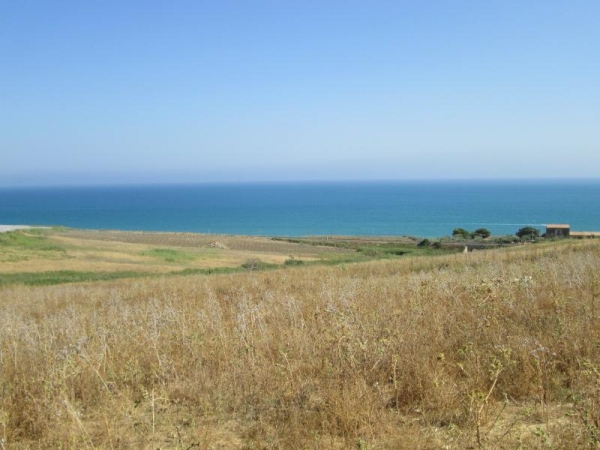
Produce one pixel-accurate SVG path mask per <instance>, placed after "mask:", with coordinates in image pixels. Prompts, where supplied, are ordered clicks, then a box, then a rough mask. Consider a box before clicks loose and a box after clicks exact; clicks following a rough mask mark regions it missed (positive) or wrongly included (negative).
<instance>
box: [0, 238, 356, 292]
mask: <svg viewBox="0 0 600 450" xmlns="http://www.w3.org/2000/svg"><path fill="white" fill-rule="evenodd" d="M356 256H357V255H356V251H355V250H352V249H348V248H337V247H330V246H320V245H309V244H303V243H292V242H285V241H276V240H273V239H271V238H268V237H254V236H229V235H209V234H194V233H142V232H122V231H94V230H76V229H29V230H19V231H14V232H11V233H0V286H1V285H6V284H15V283H18V282H24V283H26V284H54V283H56V284H58V283H61V282H64V281H68V280H70V281H86V280H90V279H95V278H94V276H93V275H92V274H96V275H98V274H100V275H105V276H106V277H113V278H131V277H139V276H144V275H157V274H174V273H181V272H194V271H196V272H202V271H211V270H217V271H218V270H221V271H223V270H225V269H228V270H232V271H233V270H237V269H240V268H243V266H244V264H245V263H246V262H247V261H259V262H260V263H261V264H262V265H266V266H268V265H272V266H275V265H283V264H285V262H286V261H288V260H290V259H292V260H293V262H296V263H298V262H318V261H331V262H336V261H337V260H339V259H343V258H345V257H348V258H355V257H356ZM57 272H61V273H62V275H61V273H57ZM65 273H66V274H65ZM67 275H68V276H67Z"/></svg>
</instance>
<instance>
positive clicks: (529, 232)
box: [515, 227, 540, 239]
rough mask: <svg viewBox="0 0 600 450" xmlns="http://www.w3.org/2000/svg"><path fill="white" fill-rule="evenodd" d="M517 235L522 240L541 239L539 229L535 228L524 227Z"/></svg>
mask: <svg viewBox="0 0 600 450" xmlns="http://www.w3.org/2000/svg"><path fill="white" fill-rule="evenodd" d="M515 234H516V235H517V236H519V237H520V238H524V237H530V238H532V239H533V238H537V237H540V232H539V230H538V229H537V228H533V227H523V228H521V229H520V230H519V231H517V232H516V233H515Z"/></svg>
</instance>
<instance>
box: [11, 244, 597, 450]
mask: <svg viewBox="0 0 600 450" xmlns="http://www.w3.org/2000/svg"><path fill="white" fill-rule="evenodd" d="M599 269H600V247H599V246H598V245H597V244H596V242H593V241H590V242H583V243H564V244H555V245H552V246H542V247H533V246H532V247H530V248H523V249H516V250H497V251H489V252H482V253H479V254H468V255H453V256H446V257H421V258H412V259H406V260H402V261H387V262H370V263H363V264H355V265H346V266H344V267H298V268H286V269H284V270H279V271H271V272H255V273H247V274H237V275H228V276H226V275H223V276H208V277H204V276H189V277H180V278H165V279H157V280H143V281H141V280H133V281H120V282H110V283H96V284H87V285H64V286H55V287H44V288H23V287H14V288H10V289H5V290H3V291H1V292H0V307H1V308H2V315H1V316H0V381H1V383H0V438H1V439H2V447H4V448H20V447H23V448H25V447H27V446H31V445H33V446H39V447H47V448H50V447H54V448H403V447H404V448H419V447H421V448H432V447H433V448H435V447H438V446H442V445H446V446H447V448H463V447H465V446H469V445H470V446H479V447H485V448H488V447H502V446H503V445H507V446H508V445H509V443H510V445H512V444H514V443H515V442H529V444H528V445H529V446H532V447H535V446H540V447H541V446H544V445H550V444H552V445H554V446H556V447H561V446H563V447H565V448H566V447H569V446H581V445H586V444H590V445H597V444H596V443H597V442H598V432H597V430H598V417H599V416H600V415H599V414H598V383H600V381H599V380H600V377H595V376H594V374H597V373H600V372H598V370H599V369H598V367H600V358H599V342H600V328H599V323H598V311H597V309H598V307H599V305H598V304H597V302H598V297H599V282H598V273H599ZM519 408H521V409H519ZM530 408H533V410H534V411H535V414H530V413H527V414H526V412H527V411H529V409H530ZM565 408H566V409H565ZM565 413H568V414H569V415H568V416H566V415H565ZM557 414H558V416H557ZM534 416H535V417H534ZM559 416H560V417H559ZM557 417H558V418H557ZM534 419H535V420H534ZM532 423H534V424H535V426H536V427H537V428H534V429H531V425H532ZM538 428H539V430H541V431H538ZM532 430H533V431H532Z"/></svg>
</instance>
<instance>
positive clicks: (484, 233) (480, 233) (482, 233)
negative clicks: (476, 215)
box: [473, 228, 492, 239]
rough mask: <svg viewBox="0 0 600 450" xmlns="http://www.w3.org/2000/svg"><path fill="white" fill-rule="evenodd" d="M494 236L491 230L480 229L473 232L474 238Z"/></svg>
mask: <svg viewBox="0 0 600 450" xmlns="http://www.w3.org/2000/svg"><path fill="white" fill-rule="evenodd" d="M491 235H492V233H491V232H490V230H488V229H487V228H478V229H476V230H475V231H474V232H473V236H481V237H482V238H484V239H485V238H489V237H490V236H491Z"/></svg>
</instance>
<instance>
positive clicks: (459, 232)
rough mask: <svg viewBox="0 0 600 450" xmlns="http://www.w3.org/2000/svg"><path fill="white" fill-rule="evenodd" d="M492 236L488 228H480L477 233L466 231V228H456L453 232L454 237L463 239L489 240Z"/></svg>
mask: <svg viewBox="0 0 600 450" xmlns="http://www.w3.org/2000/svg"><path fill="white" fill-rule="evenodd" d="M491 235H492V233H491V232H490V230H488V229H487V228H478V229H476V230H475V231H469V230H465V229H464V228H455V229H454V230H452V236H454V237H457V236H458V237H461V238H463V239H475V238H478V237H480V238H483V239H485V238H489V237H490V236H491Z"/></svg>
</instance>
